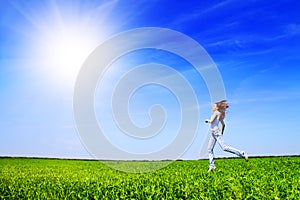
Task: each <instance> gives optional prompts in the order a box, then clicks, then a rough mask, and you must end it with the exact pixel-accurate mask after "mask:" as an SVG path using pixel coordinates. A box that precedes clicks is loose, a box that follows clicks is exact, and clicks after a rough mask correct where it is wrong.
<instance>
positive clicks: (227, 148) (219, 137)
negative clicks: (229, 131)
mask: <svg viewBox="0 0 300 200" xmlns="http://www.w3.org/2000/svg"><path fill="white" fill-rule="evenodd" d="M215 138H216V140H217V141H218V143H219V145H220V147H221V148H222V149H223V151H227V152H230V153H233V154H235V155H237V156H239V157H245V153H244V152H242V151H240V150H239V149H236V148H233V147H231V146H228V145H226V144H225V142H224V139H223V136H222V135H221V134H220V135H219V134H218V135H215Z"/></svg>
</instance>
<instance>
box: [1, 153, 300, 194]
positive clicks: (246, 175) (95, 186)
mask: <svg viewBox="0 0 300 200" xmlns="http://www.w3.org/2000/svg"><path fill="white" fill-rule="evenodd" d="M110 164H111V165H112V164H113V165H116V166H119V167H120V168H122V169H126V168H130V169H128V170H130V171H136V172H138V171H143V170H145V169H146V170H147V169H149V168H151V167H155V166H159V165H161V164H162V163H161V162H125V161H124V162H121V161H116V162H111V163H110ZM216 165H217V170H215V171H213V172H212V173H207V169H208V161H207V160H197V161H175V162H173V163H171V164H170V165H167V167H164V168H162V169H160V170H156V171H152V172H148V173H126V172H122V171H118V170H115V169H114V168H110V167H108V166H107V165H106V164H104V163H102V162H99V161H87V160H57V159H33V158H1V159H0V199H300V170H299V166H300V157H274V158H251V159H250V161H249V162H247V163H246V162H245V161H244V160H243V159H238V158H237V159H224V158H223V159H217V160H216Z"/></svg>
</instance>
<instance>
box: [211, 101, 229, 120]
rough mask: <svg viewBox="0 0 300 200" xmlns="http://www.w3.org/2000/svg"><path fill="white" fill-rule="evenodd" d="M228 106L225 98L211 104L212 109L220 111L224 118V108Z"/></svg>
mask: <svg viewBox="0 0 300 200" xmlns="http://www.w3.org/2000/svg"><path fill="white" fill-rule="evenodd" d="M228 107H229V105H228V103H227V102H226V100H222V101H219V102H217V103H215V104H214V105H213V111H216V110H218V111H219V112H220V113H221V117H222V118H223V119H224V118H225V115H226V109H227V108H228Z"/></svg>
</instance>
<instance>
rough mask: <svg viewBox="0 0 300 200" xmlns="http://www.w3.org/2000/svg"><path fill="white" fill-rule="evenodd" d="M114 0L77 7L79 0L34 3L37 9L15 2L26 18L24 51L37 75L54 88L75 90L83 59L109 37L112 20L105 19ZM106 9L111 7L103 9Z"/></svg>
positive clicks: (23, 26)
mask: <svg viewBox="0 0 300 200" xmlns="http://www.w3.org/2000/svg"><path fill="white" fill-rule="evenodd" d="M115 4H116V2H115V1H113V2H104V3H101V4H99V5H97V6H95V5H94V4H88V3H87V2H85V4H84V5H85V6H82V7H81V6H80V7H78V6H79V5H81V4H80V2H77V1H74V2H73V3H69V4H67V3H64V1H61V2H51V3H49V4H47V5H46V4H45V5H44V4H42V3H41V4H37V5H36V6H34V5H31V6H34V8H35V9H28V8H27V7H26V6H21V5H19V4H14V6H15V7H16V8H17V9H18V10H19V11H20V13H21V14H22V15H23V16H24V18H25V19H26V20H27V23H25V24H24V25H22V31H23V32H25V33H26V34H25V35H26V39H24V41H26V42H25V45H24V52H29V53H27V54H30V55H31V57H30V59H31V60H30V65H32V66H31V69H33V70H32V71H34V72H35V74H36V76H37V77H38V78H39V79H40V80H43V81H45V82H46V83H47V85H49V86H52V88H53V89H54V90H63V89H65V88H67V89H71V90H72V89H73V87H74V84H75V82H76V78H77V75H78V73H79V71H80V68H81V66H82V64H83V63H84V61H85V60H86V59H87V57H88V56H89V54H90V53H92V51H93V50H94V49H95V48H96V47H97V46H98V45H100V44H101V43H102V42H104V41H105V39H107V38H108V37H109V35H110V32H111V30H112V29H113V27H112V23H111V22H109V23H108V22H107V20H103V19H106V16H105V13H109V11H110V9H111V8H113V7H114V5H115ZM93 7H95V9H93ZM79 8H80V9H79ZM88 8H89V9H88ZM103 10H104V11H105V10H108V11H107V12H100V11H103ZM96 11H97V12H96ZM27 36H29V38H27Z"/></svg>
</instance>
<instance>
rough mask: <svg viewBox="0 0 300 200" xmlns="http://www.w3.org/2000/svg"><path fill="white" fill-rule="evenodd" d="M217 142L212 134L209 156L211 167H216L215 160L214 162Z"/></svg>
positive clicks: (208, 148)
mask: <svg viewBox="0 0 300 200" xmlns="http://www.w3.org/2000/svg"><path fill="white" fill-rule="evenodd" d="M215 144H216V139H215V137H214V135H213V134H211V136H210V138H209V142H208V147H207V150H208V158H209V167H210V168H214V167H215V162H214V147H215Z"/></svg>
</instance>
